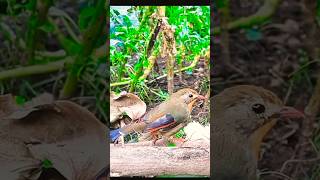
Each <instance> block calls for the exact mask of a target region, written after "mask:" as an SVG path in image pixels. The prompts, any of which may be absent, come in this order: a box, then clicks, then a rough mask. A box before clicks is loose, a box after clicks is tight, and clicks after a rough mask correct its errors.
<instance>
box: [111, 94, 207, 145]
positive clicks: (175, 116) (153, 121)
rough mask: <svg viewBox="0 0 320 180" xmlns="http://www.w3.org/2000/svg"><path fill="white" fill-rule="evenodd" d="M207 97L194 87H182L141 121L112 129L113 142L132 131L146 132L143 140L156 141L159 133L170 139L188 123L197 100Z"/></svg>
mask: <svg viewBox="0 0 320 180" xmlns="http://www.w3.org/2000/svg"><path fill="white" fill-rule="evenodd" d="M205 99H206V98H205V97H204V96H202V95H200V94H198V93H197V91H195V90H193V89H190V88H183V89H180V90H178V91H177V92H175V93H173V94H172V95H171V96H170V97H169V98H168V99H167V100H166V101H164V102H163V103H161V104H159V105H158V106H156V107H155V108H153V109H152V110H150V111H149V112H147V113H146V114H145V115H144V116H143V117H142V118H141V120H140V121H138V122H135V123H132V124H128V125H126V126H124V127H122V128H119V129H116V130H112V131H110V138H111V142H115V141H116V140H117V139H118V138H119V137H120V136H122V137H123V135H126V134H129V133H132V132H141V133H144V135H143V136H142V138H141V140H151V139H153V140H154V143H155V142H156V141H157V139H158V136H159V135H160V136H163V138H164V139H165V140H168V138H170V136H172V135H173V134H175V133H176V132H178V130H179V129H180V128H182V127H184V126H185V125H186V124H187V122H188V120H189V117H190V114H191V111H192V109H193V107H194V104H195V102H196V101H197V100H205Z"/></svg>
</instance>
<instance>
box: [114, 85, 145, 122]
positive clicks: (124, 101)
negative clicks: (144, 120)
mask: <svg viewBox="0 0 320 180" xmlns="http://www.w3.org/2000/svg"><path fill="white" fill-rule="evenodd" d="M146 110H147V105H146V104H145V103H144V102H143V101H142V100H141V99H140V98H139V97H138V96H137V95H135V94H132V93H127V92H125V91H124V92H121V93H120V95H118V96H116V95H115V93H113V92H112V93H111V95H110V122H111V123H114V122H116V121H117V120H118V119H120V118H121V116H122V115H123V114H126V115H128V116H129V117H130V118H131V119H132V120H136V119H138V118H140V117H141V116H143V115H144V113H145V112H146Z"/></svg>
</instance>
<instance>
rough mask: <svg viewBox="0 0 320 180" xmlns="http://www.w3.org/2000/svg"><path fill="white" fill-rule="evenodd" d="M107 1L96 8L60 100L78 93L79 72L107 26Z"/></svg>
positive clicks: (101, 2) (100, 1)
mask: <svg viewBox="0 0 320 180" xmlns="http://www.w3.org/2000/svg"><path fill="white" fill-rule="evenodd" d="M104 10H105V1H104V0H99V1H98V2H97V6H96V12H95V14H94V15H93V17H92V21H91V23H90V26H89V27H88V29H87V30H86V31H85V32H84V34H83V40H82V44H83V47H82V51H81V53H80V54H79V55H78V56H77V57H76V59H75V61H74V64H73V65H72V67H71V68H70V69H69V71H68V77H67V80H66V82H65V84H64V87H63V90H62V91H61V93H60V98H62V99H64V98H68V97H70V96H72V94H73V93H74V92H75V91H76V88H77V84H78V71H79V69H81V67H82V66H84V65H85V64H86V63H87V60H88V57H89V56H90V54H91V53H92V51H93V49H94V46H95V43H96V41H97V39H98V38H99V36H100V34H101V32H102V29H103V27H104V24H105V19H106V18H105V16H106V13H105V11H104Z"/></svg>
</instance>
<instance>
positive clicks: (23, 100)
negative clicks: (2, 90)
mask: <svg viewBox="0 0 320 180" xmlns="http://www.w3.org/2000/svg"><path fill="white" fill-rule="evenodd" d="M15 99H16V103H17V104H18V105H24V104H25V103H26V101H27V100H26V98H25V97H23V96H16V97H15Z"/></svg>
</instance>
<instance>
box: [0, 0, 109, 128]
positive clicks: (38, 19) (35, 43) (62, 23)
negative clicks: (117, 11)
mask: <svg viewBox="0 0 320 180" xmlns="http://www.w3.org/2000/svg"><path fill="white" fill-rule="evenodd" d="M0 4H1V9H2V11H1V16H0V19H1V23H0V29H1V30H0V47H1V53H0V94H7V93H12V94H13V95H15V96H16V99H17V102H18V103H20V104H23V103H24V102H25V101H28V100H30V99H31V98H32V97H35V96H37V95H39V94H41V93H43V92H49V93H52V94H54V95H55V97H56V98H60V99H71V100H73V101H76V102H77V103H79V104H82V105H84V106H87V107H88V108H89V109H90V110H91V111H92V112H94V113H95V114H96V116H97V117H98V118H99V119H100V120H101V121H103V122H107V114H108V108H107V107H108V106H107V99H106V94H107V93H108V83H107V79H108V78H107V77H108V76H107V72H106V67H107V66H106V57H107V54H106V45H105V44H106V38H107V34H106V4H105V1H103V0H89V1H63V2H60V1H59V2H58V1H52V0H30V1H1V2H0Z"/></svg>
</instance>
